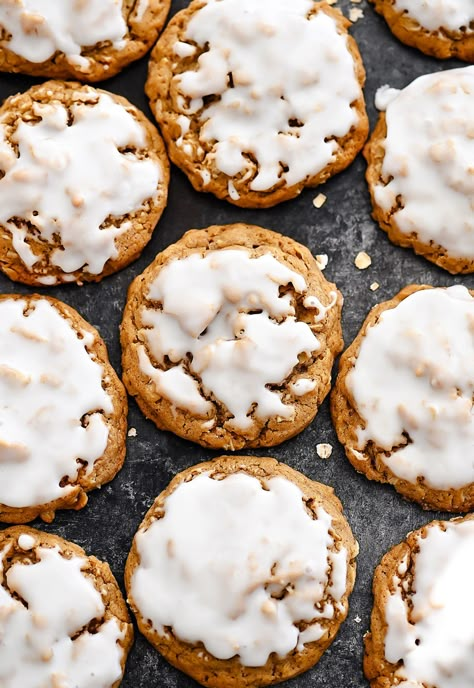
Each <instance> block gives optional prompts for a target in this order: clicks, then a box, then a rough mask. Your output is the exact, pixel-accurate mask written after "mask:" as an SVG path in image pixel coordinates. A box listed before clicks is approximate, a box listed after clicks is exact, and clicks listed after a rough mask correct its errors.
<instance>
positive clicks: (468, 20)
mask: <svg viewBox="0 0 474 688" xmlns="http://www.w3.org/2000/svg"><path fill="white" fill-rule="evenodd" d="M371 1H372V2H373V3H374V5H375V9H376V10H377V12H378V13H379V14H381V15H382V16H383V17H384V19H385V20H386V22H387V24H388V25H389V27H390V30H391V31H392V33H393V34H394V35H395V36H396V37H397V38H398V39H399V40H401V41H402V43H406V45H410V46H412V47H414V48H418V50H421V51H422V52H424V53H426V54H427V55H433V57H439V58H444V59H446V58H448V57H457V58H459V59H460V60H465V61H466V62H473V61H474V4H473V3H472V0H371Z"/></svg>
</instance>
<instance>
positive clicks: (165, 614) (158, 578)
mask: <svg viewBox="0 0 474 688" xmlns="http://www.w3.org/2000/svg"><path fill="white" fill-rule="evenodd" d="M198 505H199V506H198ZM357 552H358V545H357V542H356V541H355V540H354V537H353V535H352V533H351V530H350V528H349V525H348V523H347V521H346V519H345V518H344V516H343V514H342V507H341V504H340V502H339V500H338V499H337V497H335V495H334V492H333V490H332V488H329V487H327V486H325V485H322V484H320V483H316V482H313V481H312V480H309V479H308V478H306V477H305V476H304V475H302V474H301V473H299V472H297V471H295V470H293V469H291V468H289V467H288V466H286V465H284V464H281V463H278V462H277V461H276V460H275V459H270V458H261V457H247V456H222V457H219V458H217V459H215V460H214V461H210V462H207V463H202V464H199V465H197V466H192V467H191V468H189V469H187V470H185V471H183V472H182V473H180V474H179V475H177V476H176V477H175V478H174V479H173V481H172V482H171V483H170V485H169V486H168V487H167V488H166V490H165V491H164V492H162V494H161V495H160V496H159V497H158V498H157V499H156V501H155V503H154V505H153V506H152V507H151V509H150V510H149V512H148V513H147V515H146V516H145V519H144V521H143V523H142V525H141V526H140V529H139V531H138V533H137V534H136V536H135V538H134V541H133V546H132V549H131V552H130V554H129V557H128V560H127V566H126V572H125V582H126V587H127V593H128V599H129V602H130V604H131V606H132V609H133V611H134V613H135V615H136V617H137V621H138V625H139V628H140V630H141V632H142V633H143V634H144V635H145V636H146V638H147V639H148V640H149V641H150V642H151V643H152V645H153V646H154V647H155V648H156V649H157V650H158V651H159V652H161V653H162V654H163V656H164V657H165V658H166V659H167V660H168V661H169V662H171V664H173V665H174V666H176V667H177V668H179V669H181V670H182V671H184V672H186V673H188V674H189V675H190V676H192V677H193V678H194V679H196V680H197V681H199V682H200V683H202V684H203V685H206V686H214V687H216V688H224V687H225V688H244V687H249V688H250V686H264V685H270V684H274V683H278V682H280V681H283V680H285V679H288V678H291V677H292V676H296V675H298V674H300V673H302V672H303V671H306V670H307V669H309V668H310V667H311V666H313V665H314V664H315V663H316V662H317V661H318V660H319V658H320V657H321V655H322V654H323V652H324V651H325V650H326V648H327V647H328V646H329V645H330V643H331V642H332V640H333V639H334V637H335V635H336V633H337V631H338V628H339V626H340V624H341V623H342V622H343V620H344V619H345V618H346V615H347V611H348V596H349V594H350V592H351V590H352V587H353V584H354V579H355V557H356V555H357Z"/></svg>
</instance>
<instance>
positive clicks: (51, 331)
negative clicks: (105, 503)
mask: <svg viewBox="0 0 474 688" xmlns="http://www.w3.org/2000/svg"><path fill="white" fill-rule="evenodd" d="M0 399H1V400H2V403H1V405H0V521H4V522H6V523H26V522H27V521H32V520H33V519H34V518H36V517H38V516H40V517H41V518H42V519H43V520H44V521H48V522H49V521H52V520H53V518H54V514H55V511H56V510H57V509H81V508H82V507H84V506H85V504H86V503H87V494H86V493H87V492H89V491H90V490H92V489H94V488H97V487H100V486H101V485H103V484H104V483H106V482H109V481H110V480H112V478H113V477H114V476H115V474H116V473H117V472H118V471H119V470H120V468H121V467H122V464H123V461H124V457H125V433H126V427H127V425H126V416H127V397H126V394H125V390H124V388H123V385H122V383H121V382H120V380H119V379H118V377H117V375H116V374H115V371H114V370H113V368H112V366H111V365H110V363H109V359H108V356H107V350H106V347H105V344H104V342H103V341H102V339H101V337H100V336H99V334H98V332H97V330H96V329H95V328H93V327H92V326H91V325H89V323H87V322H86V321H85V320H83V319H82V318H81V317H80V315H79V314H78V313H77V312H76V311H75V310H74V309H72V308H71V307H70V306H67V305H66V304H64V303H62V302H61V301H57V300H56V299H50V298H46V297H41V296H11V295H7V296H0ZM0 683H1V682H0Z"/></svg>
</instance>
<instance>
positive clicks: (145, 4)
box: [0, 0, 170, 82]
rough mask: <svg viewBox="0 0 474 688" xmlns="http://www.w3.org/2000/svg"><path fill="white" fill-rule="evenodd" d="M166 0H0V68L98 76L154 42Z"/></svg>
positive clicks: (62, 75)
mask: <svg viewBox="0 0 474 688" xmlns="http://www.w3.org/2000/svg"><path fill="white" fill-rule="evenodd" d="M169 7H170V0H80V1H79V2H78V0H49V1H47V2H44V1H43V2H38V0H3V2H1V3H0V71H3V72H20V73H23V74H31V75H32V76H46V77H49V78H55V79H69V78H72V79H79V80H80V81H90V82H92V81H102V80H103V79H108V78H109V77H111V76H114V75H115V74H117V73H118V72H120V71H121V70H122V69H123V68H124V67H125V66H126V65H128V64H129V63H130V62H133V61H134V60H137V59H138V58H139V57H142V55H144V54H145V53H146V52H147V51H148V50H149V49H150V47H151V46H152V45H153V43H154V42H155V41H156V39H157V36H158V34H159V32H160V31H161V29H162V27H163V24H164V23H165V19H166V15H167V14H168V10H169Z"/></svg>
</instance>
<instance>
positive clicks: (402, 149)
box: [369, 15, 474, 271]
mask: <svg viewBox="0 0 474 688" xmlns="http://www.w3.org/2000/svg"><path fill="white" fill-rule="evenodd" d="M473 16H474V15H473ZM387 96H388V97H387ZM377 105H378V107H379V108H380V109H383V110H385V117H386V127H387V132H386V137H385V139H384V140H383V142H382V146H383V150H384V158H383V163H382V168H381V179H380V180H377V182H376V183H374V184H373V188H372V193H373V200H374V202H375V204H376V205H377V206H379V207H380V209H381V210H382V212H383V214H384V217H383V221H384V222H388V223H394V224H395V225H396V228H397V229H398V230H399V232H401V233H402V235H403V237H404V238H405V242H402V241H401V240H399V239H397V238H396V237H395V241H396V243H404V245H405V243H410V242H412V241H413V242H414V241H415V240H416V239H417V240H419V241H421V242H423V244H424V245H426V250H421V249H418V250H419V252H422V253H427V254H429V253H430V252H431V253H433V248H429V247H430V245H432V244H433V243H434V244H435V245H437V246H438V247H439V252H440V253H442V254H444V253H447V254H448V256H451V257H452V258H453V259H458V260H461V259H463V260H464V261H470V262H471V263H474V163H473V161H474V67H465V68H464V69H455V70H450V71H446V72H437V73H435V74H428V75H426V76H422V77H419V78H418V79H416V80H415V81H413V82H412V83H411V84H410V85H409V86H407V87H406V88H404V89H403V90H402V91H395V90H394V89H390V91H389V92H388V93H387V91H386V90H384V91H382V92H379V94H378V98H377ZM369 163H370V164H373V163H372V161H370V160H369ZM413 237H415V239H413ZM428 257H430V256H428ZM430 259H431V260H434V258H432V257H431V258H430ZM435 262H436V260H435ZM443 267H444V266H443ZM448 269H452V266H451V267H450V268H448ZM456 271H457V270H456Z"/></svg>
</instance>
